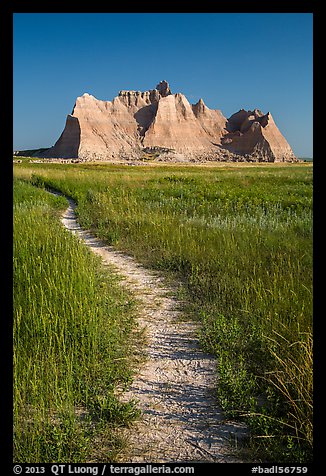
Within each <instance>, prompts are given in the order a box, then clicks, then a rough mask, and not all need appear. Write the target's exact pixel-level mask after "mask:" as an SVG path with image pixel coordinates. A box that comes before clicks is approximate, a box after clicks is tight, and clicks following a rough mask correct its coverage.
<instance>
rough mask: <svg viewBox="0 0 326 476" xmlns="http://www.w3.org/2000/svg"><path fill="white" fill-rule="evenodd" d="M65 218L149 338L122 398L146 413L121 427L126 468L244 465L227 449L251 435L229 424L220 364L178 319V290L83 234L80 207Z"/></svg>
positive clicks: (191, 324)
mask: <svg viewBox="0 0 326 476" xmlns="http://www.w3.org/2000/svg"><path fill="white" fill-rule="evenodd" d="M68 200H69V207H68V209H67V210H66V211H65V213H64V214H63V216H62V223H63V225H64V226H65V227H66V228H67V229H68V230H70V231H71V232H72V233H74V234H76V235H77V236H78V237H79V238H80V239H81V240H82V241H83V242H84V243H85V244H86V245H87V246H88V247H89V248H90V249H91V250H92V251H93V252H94V253H96V254H97V255H99V256H101V258H102V260H103V262H104V263H105V264H107V265H110V266H114V268H115V269H116V271H117V273H118V274H119V275H120V276H122V278H123V280H122V285H124V286H126V287H127V288H128V289H130V290H131V291H132V292H133V293H134V294H135V296H136V297H137V299H138V300H139V301H140V303H141V306H142V307H141V318H140V319H139V324H140V327H141V328H144V329H145V333H146V346H145V352H146V360H145V361H144V363H143V364H142V365H141V367H140V369H139V371H138V373H137V374H136V375H135V378H134V381H133V382H132V384H131V386H130V388H129V389H128V390H127V391H125V392H124V393H122V394H121V395H120V399H121V400H123V401H128V400H130V399H134V400H136V401H137V402H138V407H139V408H140V410H141V412H142V415H141V417H140V419H139V421H137V422H136V423H134V424H133V425H132V427H131V428H126V429H124V430H122V432H123V435H124V436H126V437H127V440H128V442H129V443H128V446H127V448H126V450H125V452H124V454H122V455H121V456H120V458H119V461H118V462H121V463H147V462H148V463H182V462H187V463H189V462H215V463H225V462H228V463H232V462H241V461H240V460H239V459H237V457H236V455H235V450H234V448H232V447H231V446H230V444H229V441H230V436H232V439H237V438H240V439H241V437H242V436H243V435H245V434H246V428H245V427H244V425H242V424H240V423H237V422H234V421H229V420H227V419H226V418H225V416H224V415H223V412H222V410H221V408H219V406H218V405H217V402H216V400H215V396H214V394H215V391H214V389H215V388H216V362H215V359H214V357H213V356H211V355H209V354H207V353H204V352H203V351H202V350H201V349H200V347H199V343H198V336H197V331H198V324H197V323H196V322H194V321H184V319H180V318H179V317H180V310H179V309H180V303H179V302H178V300H177V299H176V298H175V297H174V295H175V292H174V291H175V290H174V289H173V288H171V287H168V286H167V285H166V284H165V283H164V281H163V278H162V277H160V276H159V275H158V274H157V273H156V272H153V271H150V270H148V269H146V268H144V267H143V266H142V265H140V264H139V263H137V262H136V261H135V260H134V259H133V258H131V257H130V256H127V255H126V254H124V253H121V252H119V251H116V250H115V249H114V248H113V247H111V246H108V245H106V244H105V243H104V242H102V241H101V240H99V239H98V238H96V237H94V235H92V234H91V233H90V232H89V231H85V230H83V229H82V228H81V227H80V225H79V224H78V223H77V220H76V216H75V212H74V209H75V207H76V205H75V203H74V202H73V201H72V200H70V199H68Z"/></svg>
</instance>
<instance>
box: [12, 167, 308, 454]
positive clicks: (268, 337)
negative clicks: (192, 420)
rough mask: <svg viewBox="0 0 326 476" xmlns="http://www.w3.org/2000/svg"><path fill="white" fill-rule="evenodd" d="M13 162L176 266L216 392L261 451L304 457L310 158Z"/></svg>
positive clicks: (136, 249) (134, 247) (126, 239)
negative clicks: (156, 163) (211, 362)
mask: <svg viewBox="0 0 326 476" xmlns="http://www.w3.org/2000/svg"><path fill="white" fill-rule="evenodd" d="M35 170H37V175H38V178H37V177H36V176H34V177H32V173H33V172H34V173H35ZM20 173H21V174H22V175H25V177H26V178H29V179H31V180H32V181H34V182H39V181H40V180H41V181H44V183H46V184H48V185H51V186H54V187H57V188H59V189H60V190H62V191H63V192H64V193H66V194H68V195H71V196H72V197H74V198H75V199H76V200H77V202H78V214H79V220H80V222H81V224H82V225H83V226H85V227H87V228H91V229H93V231H94V232H95V233H97V234H98V235H99V236H101V237H102V238H104V239H106V240H107V241H108V242H109V243H111V244H114V245H115V246H117V247H119V248H120V249H123V250H126V251H128V252H130V253H132V254H133V255H134V256H136V257H137V258H138V259H139V260H142V261H143V262H145V263H147V264H149V265H151V266H154V267H156V268H159V269H162V270H164V271H168V272H171V273H177V274H178V276H179V277H180V278H181V279H182V280H183V282H184V287H185V290H186V293H187V296H188V301H189V312H191V313H192V314H193V315H194V316H195V317H196V318H198V319H200V320H201V322H202V333H201V340H202V344H203V346H205V347H206V348H207V349H209V350H210V351H212V352H214V353H215V354H216V355H217V357H218V359H217V371H218V385H217V396H218V399H219V401H220V403H221V404H222V405H223V407H224V408H225V409H226V410H227V411H228V412H229V414H230V415H232V416H236V415H237V416H241V415H242V417H243V418H245V419H246V421H247V422H248V423H249V424H250V426H251V428H252V434H253V438H254V440H255V448H259V449H260V451H261V452H262V455H263V456H261V458H264V459H265V460H269V459H270V460H273V459H274V460H275V457H276V455H277V459H278V460H280V461H293V460H296V461H298V462H306V461H308V460H309V459H310V458H311V450H312V340H311V335H312V167H311V166H310V165H304V166H303V165H299V166H276V165H275V164H273V165H272V166H261V167H257V166H252V167H248V166H247V167H241V166H238V167H232V168H229V167H223V168H222V167H219V168H213V167H210V168H205V167H187V168H185V167H164V166H162V167H155V168H150V167H139V168H138V167H137V168H133V169H130V168H129V167H128V168H126V167H117V166H115V167H113V166H102V165H100V166H90V165H83V166H76V167H71V166H70V167H62V166H61V168H60V166H51V167H50V166H48V167H46V166H38V167H37V168H35V167H34V168H33V169H32V168H30V167H25V168H24V167H21V168H20ZM40 177H41V178H40ZM259 457H260V456H258V454H257V458H259Z"/></svg>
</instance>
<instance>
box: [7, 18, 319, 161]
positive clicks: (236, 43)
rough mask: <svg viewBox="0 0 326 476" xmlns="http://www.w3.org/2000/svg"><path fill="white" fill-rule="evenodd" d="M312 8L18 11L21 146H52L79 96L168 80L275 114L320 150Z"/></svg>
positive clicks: (287, 132) (230, 109) (290, 132)
mask: <svg viewBox="0 0 326 476" xmlns="http://www.w3.org/2000/svg"><path fill="white" fill-rule="evenodd" d="M312 32H313V16H312V14H310V13H296V14H295V13H257V14H254V13H234V14H232V13H231V14H230V13H179V14H177V13H70V14H69V13H68V14H67V13H64V14H62V13H44V14H43V13H16V14H14V144H13V146H14V150H20V149H29V148H38V147H50V146H52V145H53V144H54V143H55V142H56V140H57V139H58V138H59V136H60V134H61V132H62V130H63V128H64V125H65V120H66V116H67V114H70V113H71V111H72V108H73V106H74V103H75V99H76V98H77V97H78V96H81V95H82V94H83V93H84V92H88V93H90V94H92V95H93V96H95V97H96V98H98V99H102V100H112V99H113V98H114V97H115V96H116V95H117V94H118V92H119V90H120V89H134V90H141V91H146V90H148V89H153V88H154V87H155V86H156V84H157V83H158V82H159V81H161V80H163V79H165V80H167V81H168V82H169V84H170V87H171V90H172V92H173V93H176V92H181V93H183V94H185V95H186V97H187V98H188V100H189V101H190V103H192V104H193V103H195V102H197V101H198V99H199V98H200V97H202V98H203V100H204V101H205V103H206V105H207V106H208V107H210V108H212V109H220V110H221V111H222V113H223V114H224V115H225V116H226V117H229V116H230V115H231V114H233V113H234V112H236V111H238V110H239V109H241V108H244V109H254V108H259V109H261V110H262V111H263V112H265V113H266V112H267V111H270V112H271V113H272V115H273V117H274V119H275V122H276V124H277V126H278V127H279V129H280V130H281V132H282V133H283V135H284V136H285V137H286V139H287V140H288V142H289V143H290V145H291V146H292V148H293V150H294V153H295V154H296V155H297V156H298V157H312V155H313V151H312V135H313V132H312V127H313V109H312V106H313V104H312V103H313V84H312V83H313V74H312V68H313V57H312V55H313V53H312V49H313V44H312V36H313V33H312Z"/></svg>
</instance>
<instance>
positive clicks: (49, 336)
mask: <svg viewBox="0 0 326 476" xmlns="http://www.w3.org/2000/svg"><path fill="white" fill-rule="evenodd" d="M66 206H67V201H66V200H65V199H64V198H62V197H54V196H52V195H50V194H49V193H47V192H45V191H43V190H40V189H36V188H35V187H33V186H32V185H30V184H27V183H23V182H21V181H15V184H14V269H13V272H14V329H13V330H14V458H15V461H17V462H22V461H23V462H68V461H69V462H84V461H87V459H88V458H92V459H93V460H94V458H95V459H96V458H98V457H99V456H98V452H99V451H100V449H99V448H98V447H97V446H96V445H95V444H94V441H95V437H96V438H100V436H101V435H105V438H106V441H107V443H106V445H105V447H104V451H105V452H106V454H105V456H104V457H105V460H106V461H107V460H110V459H112V458H114V455H115V452H116V451H118V449H119V444H120V443H119V441H118V438H117V437H116V435H115V433H114V431H113V430H111V429H110V428H111V427H112V428H113V426H114V425H120V424H124V423H126V422H128V421H129V420H130V419H131V418H132V417H133V416H134V415H135V409H134V407H133V405H132V403H129V404H122V403H119V402H118V400H117V399H116V397H115V395H114V389H115V386H116V385H117V384H118V383H119V384H123V383H126V382H128V381H129V379H130V368H129V366H128V363H127V360H126V355H127V354H128V353H129V352H130V345H131V340H130V331H131V329H132V327H133V304H132V301H131V300H130V297H128V296H127V295H126V293H125V292H123V291H121V289H120V287H119V286H118V284H117V282H116V278H114V277H113V276H112V275H111V274H110V273H108V271H107V270H104V269H102V268H101V266H100V262H99V260H98V259H97V258H96V257H95V256H93V255H92V254H91V253H90V252H89V251H88V250H87V249H86V248H85V247H84V246H83V245H81V244H80V243H79V242H78V240H77V239H76V238H75V237H74V236H72V235H71V234H70V233H69V232H68V231H66V230H64V229H63V227H62V225H61V223H60V222H59V219H58V216H57V215H58V212H59V211H61V210H62V209H64V208H65V207H66ZM101 451H103V450H101ZM102 457H103V454H102Z"/></svg>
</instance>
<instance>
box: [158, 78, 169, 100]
mask: <svg viewBox="0 0 326 476" xmlns="http://www.w3.org/2000/svg"><path fill="white" fill-rule="evenodd" d="M155 89H157V90H158V91H159V93H160V94H161V96H162V97H163V98H165V97H166V96H169V94H172V92H171V89H170V86H169V83H168V82H167V81H166V80H165V79H163V81H160V82H159V83H158V84H157V86H156V88H155Z"/></svg>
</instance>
